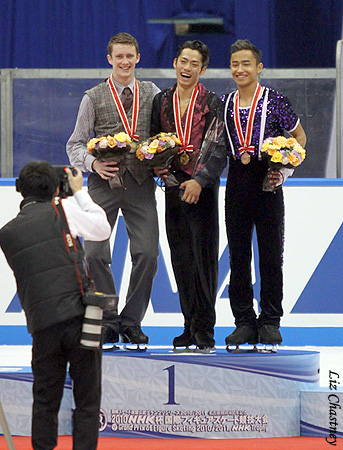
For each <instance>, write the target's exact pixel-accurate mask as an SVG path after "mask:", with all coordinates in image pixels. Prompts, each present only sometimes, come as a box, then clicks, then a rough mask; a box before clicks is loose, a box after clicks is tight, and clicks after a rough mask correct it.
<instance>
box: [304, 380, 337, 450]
mask: <svg viewBox="0 0 343 450" xmlns="http://www.w3.org/2000/svg"><path fill="white" fill-rule="evenodd" d="M330 372H331V371H330ZM330 375H331V376H330V387H329V388H326V389H323V388H321V389H319V390H318V391H315V392H309V391H306V392H301V423H300V434H301V436H321V437H325V438H326V439H327V441H328V443H330V444H331V445H336V444H335V442H336V439H337V438H343V388H342V387H340V386H338V385H340V384H341V381H340V377H339V374H337V373H335V372H333V373H332V374H330Z"/></svg>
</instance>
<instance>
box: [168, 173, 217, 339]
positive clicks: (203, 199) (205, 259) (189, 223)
mask: <svg viewBox="0 0 343 450" xmlns="http://www.w3.org/2000/svg"><path fill="white" fill-rule="evenodd" d="M180 181H183V180H180ZM218 190H219V181H218V183H217V184H216V185H215V186H213V187H208V188H204V189H203V190H202V192H201V195H200V199H199V202H198V203H197V204H196V205H194V204H192V205H190V204H188V203H185V202H183V201H181V200H180V198H179V188H178V187H173V188H168V189H167V191H166V228H167V237H168V242H169V246H170V252H171V261H172V266H173V270H174V275H175V279H176V283H177V287H178V291H179V298H180V305H181V310H182V313H183V315H184V320H185V327H186V328H188V329H189V330H191V332H192V334H194V335H195V336H197V337H198V338H199V339H197V341H198V340H199V341H201V342H202V343H203V344H206V345H209V346H213V345H214V343H215V341H214V339H213V336H214V325H215V321H216V314H215V302H216V295H217V284H218V245H219V224H218Z"/></svg>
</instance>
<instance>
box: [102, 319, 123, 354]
mask: <svg viewBox="0 0 343 450" xmlns="http://www.w3.org/2000/svg"><path fill="white" fill-rule="evenodd" d="M118 341H119V335H118V333H117V332H116V331H114V330H113V329H112V328H110V327H108V326H106V325H102V327H101V346H102V351H103V352H112V351H114V350H119V347H118V345H116V342H118Z"/></svg>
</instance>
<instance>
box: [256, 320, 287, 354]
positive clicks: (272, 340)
mask: <svg viewBox="0 0 343 450" xmlns="http://www.w3.org/2000/svg"><path fill="white" fill-rule="evenodd" d="M259 342H260V343H261V344H264V349H263V350H262V351H263V352H266V353H276V352H277V351H278V345H280V344H281V343H282V336H281V334H280V331H279V327H278V326H277V325H270V324H265V325H262V327H261V328H260V330H259Z"/></svg>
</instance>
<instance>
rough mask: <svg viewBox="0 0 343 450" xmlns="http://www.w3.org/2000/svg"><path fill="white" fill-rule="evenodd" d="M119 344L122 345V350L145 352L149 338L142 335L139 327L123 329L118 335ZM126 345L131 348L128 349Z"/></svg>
mask: <svg viewBox="0 0 343 450" xmlns="http://www.w3.org/2000/svg"><path fill="white" fill-rule="evenodd" d="M120 342H122V343H123V344H124V346H123V348H124V350H131V351H139V352H145V351H146V350H147V344H148V342H149V338H148V336H147V335H146V334H144V333H143V331H142V328H141V326H140V325H135V326H132V327H127V328H125V330H124V331H122V332H121V333H120ZM127 344H132V345H133V347H131V346H130V347H129V346H128V345H127Z"/></svg>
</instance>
